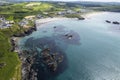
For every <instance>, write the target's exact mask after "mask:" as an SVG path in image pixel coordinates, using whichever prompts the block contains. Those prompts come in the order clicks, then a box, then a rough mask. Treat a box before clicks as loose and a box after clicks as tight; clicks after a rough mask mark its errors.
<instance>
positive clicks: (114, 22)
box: [112, 21, 120, 24]
mask: <svg viewBox="0 0 120 80" xmlns="http://www.w3.org/2000/svg"><path fill="white" fill-rule="evenodd" d="M112 23H113V24H120V23H119V22H117V21H113V22H112Z"/></svg>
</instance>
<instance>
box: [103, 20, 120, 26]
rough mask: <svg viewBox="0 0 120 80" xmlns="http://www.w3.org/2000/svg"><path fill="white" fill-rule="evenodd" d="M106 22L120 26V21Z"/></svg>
mask: <svg viewBox="0 0 120 80" xmlns="http://www.w3.org/2000/svg"><path fill="white" fill-rule="evenodd" d="M105 22H107V23H112V24H117V25H119V24H120V22H118V21H113V22H112V21H109V20H105Z"/></svg>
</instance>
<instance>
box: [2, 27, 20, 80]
mask: <svg viewBox="0 0 120 80" xmlns="http://www.w3.org/2000/svg"><path fill="white" fill-rule="evenodd" d="M14 30H15V29H13V30H11V29H4V30H0V63H4V64H5V65H4V66H3V67H2V68H0V80H10V79H13V78H14V79H15V80H20V78H21V77H20V76H21V70H20V69H21V66H20V64H21V63H20V60H19V58H18V55H17V53H15V52H11V51H10V49H11V45H10V37H11V35H13V34H14ZM16 75H19V76H16Z"/></svg>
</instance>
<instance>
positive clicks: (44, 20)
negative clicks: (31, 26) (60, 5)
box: [35, 17, 68, 26]
mask: <svg viewBox="0 0 120 80" xmlns="http://www.w3.org/2000/svg"><path fill="white" fill-rule="evenodd" d="M61 19H68V18H66V17H54V18H43V19H38V20H36V21H35V22H36V26H40V25H42V24H45V23H48V22H53V21H56V20H61Z"/></svg>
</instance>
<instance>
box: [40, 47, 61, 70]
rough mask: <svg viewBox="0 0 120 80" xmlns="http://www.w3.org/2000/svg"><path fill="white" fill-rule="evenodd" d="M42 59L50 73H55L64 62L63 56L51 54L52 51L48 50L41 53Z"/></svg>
mask: <svg viewBox="0 0 120 80" xmlns="http://www.w3.org/2000/svg"><path fill="white" fill-rule="evenodd" d="M41 59H42V62H43V63H44V64H45V65H46V66H47V67H48V68H49V69H50V71H53V72H55V71H56V70H57V67H58V64H59V63H61V62H62V61H63V55H59V54H58V53H50V49H48V48H47V49H44V50H42V51H41Z"/></svg>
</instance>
